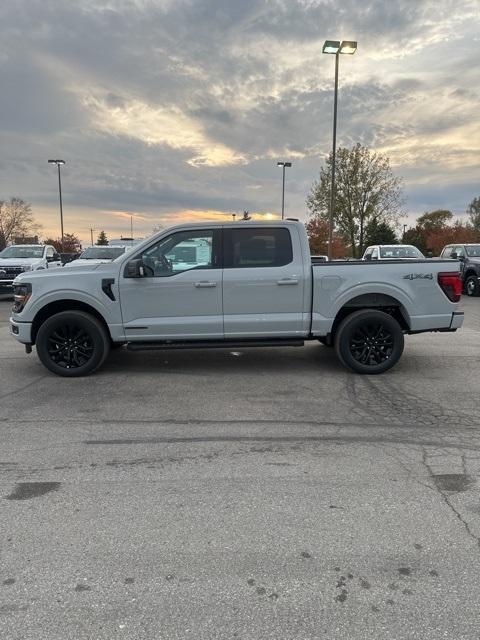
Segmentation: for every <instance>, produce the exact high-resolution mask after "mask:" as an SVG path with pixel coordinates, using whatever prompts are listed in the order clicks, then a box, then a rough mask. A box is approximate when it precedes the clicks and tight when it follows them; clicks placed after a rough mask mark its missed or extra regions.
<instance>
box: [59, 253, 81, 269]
mask: <svg viewBox="0 0 480 640" xmlns="http://www.w3.org/2000/svg"><path fill="white" fill-rule="evenodd" d="M80 253H81V252H78V253H60V254H59V256H60V260H61V261H62V265H63V266H65V265H66V264H67V262H73V260H77V259H78V258H79V257H80Z"/></svg>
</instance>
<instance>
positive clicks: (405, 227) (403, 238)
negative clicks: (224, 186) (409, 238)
mask: <svg viewBox="0 0 480 640" xmlns="http://www.w3.org/2000/svg"><path fill="white" fill-rule="evenodd" d="M407 227H408V225H407V224H404V225H403V236H402V242H405V232H406V230H407Z"/></svg>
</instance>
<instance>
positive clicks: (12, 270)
mask: <svg viewBox="0 0 480 640" xmlns="http://www.w3.org/2000/svg"><path fill="white" fill-rule="evenodd" d="M19 273H23V268H22V267H2V266H1V265H0V280H15V278H16V277H17V276H18V274H19Z"/></svg>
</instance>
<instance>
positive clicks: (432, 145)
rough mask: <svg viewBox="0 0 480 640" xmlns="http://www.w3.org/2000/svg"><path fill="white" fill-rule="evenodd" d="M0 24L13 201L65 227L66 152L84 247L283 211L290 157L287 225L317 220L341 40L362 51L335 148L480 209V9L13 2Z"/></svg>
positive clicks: (255, 0)
mask: <svg viewBox="0 0 480 640" xmlns="http://www.w3.org/2000/svg"><path fill="white" fill-rule="evenodd" d="M0 21H1V24H2V39H1V40H0V80H1V82H2V84H1V86H2V91H1V92H0V113H1V114H2V118H1V120H0V137H1V139H0V144H1V148H2V156H1V158H0V177H1V181H2V185H4V186H3V189H4V190H6V191H8V193H2V194H0V196H2V197H6V196H10V195H20V196H23V197H25V198H26V199H28V200H29V201H31V202H32V204H33V207H34V210H36V211H38V212H39V214H38V215H39V217H40V216H43V217H45V218H46V219H47V220H50V219H51V220H52V223H54V222H55V220H56V215H57V214H56V210H57V206H58V205H57V198H58V194H57V190H56V181H55V175H54V174H53V173H52V168H51V167H49V166H48V165H47V162H46V160H47V158H48V157H49V156H51V155H52V154H54V155H55V156H57V157H64V158H65V159H66V161H67V164H66V165H65V167H64V168H63V170H62V176H64V200H65V208H66V211H68V212H69V216H70V219H71V220H74V219H75V218H76V219H77V220H78V227H79V233H84V231H82V229H84V228H86V229H88V227H90V226H92V225H95V226H98V225H97V221H99V220H101V224H102V225H104V226H105V227H106V228H107V230H108V225H112V228H114V229H116V227H115V225H117V224H124V223H125V222H128V220H127V219H126V218H123V219H122V215H123V214H125V215H126V216H129V215H130V213H129V212H130V211H132V212H135V213H136V214H138V215H139V216H143V217H145V218H146V219H145V220H140V219H138V220H137V224H138V225H139V226H140V225H144V226H145V232H146V231H147V230H148V226H149V225H154V224H164V223H165V221H166V220H168V221H172V220H174V219H175V216H177V217H179V218H181V219H185V218H184V216H185V215H191V216H192V219H193V218H195V217H196V214H195V213H194V212H199V213H198V215H201V216H203V215H205V212H223V214H224V215H226V216H227V217H228V216H230V215H231V213H232V212H237V213H240V212H241V211H243V209H249V210H251V211H265V212H271V213H278V211H279V210H280V206H281V191H280V189H281V172H279V171H278V169H277V167H276V161H277V160H279V159H290V160H293V167H292V168H291V169H289V171H288V172H287V183H286V206H287V211H288V212H289V213H290V214H291V215H294V216H295V217H304V216H305V214H306V210H305V198H306V195H307V193H308V190H309V188H310V185H311V183H312V181H313V179H314V178H316V177H317V175H318V171H319V169H320V166H321V164H322V162H323V161H324V158H325V156H326V154H327V153H328V152H329V150H330V147H331V140H332V106H333V62H334V58H333V56H325V55H322V53H321V49H322V44H323V41H324V40H325V39H326V38H327V37H328V38H332V37H339V38H346V39H350V38H352V39H357V40H358V42H359V48H358V52H357V53H356V54H355V55H354V56H341V60H340V87H339V110H338V143H339V144H340V145H343V146H345V145H347V146H349V145H353V144H354V143H356V142H357V141H360V142H362V143H364V144H367V145H370V146H372V147H374V148H375V149H376V150H378V151H381V152H383V153H386V154H388V155H389V157H390V159H391V162H392V166H393V167H394V170H395V172H396V173H397V174H398V175H400V176H403V177H404V178H405V189H406V195H407V198H408V207H409V209H410V210H411V211H422V210H424V209H428V208H429V207H430V206H431V207H434V206H435V207H436V206H439V203H438V198H439V194H441V197H442V198H443V205H442V206H444V207H447V208H449V207H451V208H452V207H453V208H455V207H458V206H460V205H459V203H460V201H461V198H462V194H463V198H464V200H465V205H463V206H466V204H467V202H468V199H471V197H473V196H472V189H473V186H472V185H474V184H475V181H476V177H478V168H479V161H478V158H479V157H480V153H479V152H480V142H479V140H480V136H479V133H480V129H479V127H480V125H479V122H480V115H479V111H478V102H479V98H480V93H479V89H478V87H479V86H480V82H479V66H478V59H479V56H480V40H479V38H478V26H479V6H478V2H477V0H455V1H454V0H417V1H416V2H412V1H411V0H398V1H397V2H387V1H386V0H365V2H362V3H359V2H358V1H357V0H344V1H343V2H342V3H341V4H339V3H336V2H333V1H332V0H242V2H238V1H236V0H235V1H234V0H202V2H197V1H196V0H175V1H173V0H83V1H82V2H81V3H59V2H57V1H55V0H4V1H3V2H2V4H1V6H0ZM474 195H475V194H474ZM476 195H478V194H476ZM429 198H430V202H431V205H429ZM109 212H110V213H109ZM117 214H122V215H117ZM211 215H216V214H214V213H212V214H211ZM218 215H220V214H218ZM89 216H90V222H89V220H88V218H89ZM202 219H203V218H202ZM98 224H100V223H98Z"/></svg>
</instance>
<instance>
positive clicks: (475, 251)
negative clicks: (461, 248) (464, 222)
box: [466, 244, 480, 258]
mask: <svg viewBox="0 0 480 640" xmlns="http://www.w3.org/2000/svg"><path fill="white" fill-rule="evenodd" d="M466 249H467V256H471V257H473V258H480V244H471V245H470V246H469V247H466Z"/></svg>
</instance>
